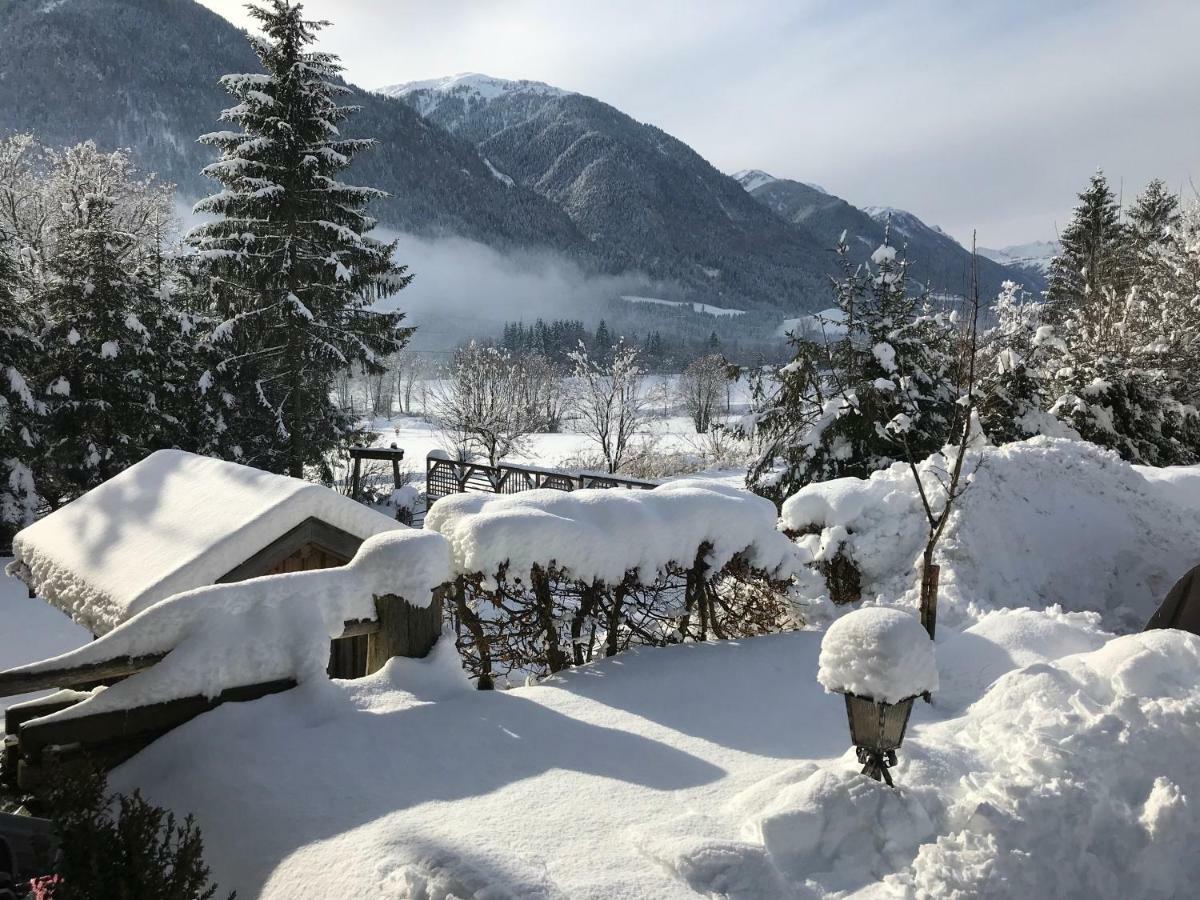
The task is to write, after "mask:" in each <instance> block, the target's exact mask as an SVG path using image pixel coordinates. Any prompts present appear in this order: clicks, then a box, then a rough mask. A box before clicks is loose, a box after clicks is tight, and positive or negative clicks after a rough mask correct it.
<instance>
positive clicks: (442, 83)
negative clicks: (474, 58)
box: [377, 72, 570, 116]
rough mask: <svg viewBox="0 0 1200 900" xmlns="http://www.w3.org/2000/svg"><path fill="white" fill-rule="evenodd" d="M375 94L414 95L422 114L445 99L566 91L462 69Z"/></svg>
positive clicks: (476, 100)
mask: <svg viewBox="0 0 1200 900" xmlns="http://www.w3.org/2000/svg"><path fill="white" fill-rule="evenodd" d="M377 93H380V94H383V95H384V96H385V97H410V96H411V97H413V98H414V99H413V101H412V104H411V105H412V106H413V107H414V108H415V109H416V110H417V112H419V113H420V114H421V115H423V116H428V115H430V114H431V113H433V112H435V111H436V110H437V108H438V107H439V106H440V105H441V104H442V103H444V102H445V101H447V100H451V101H454V100H462V101H463V102H464V103H465V104H467V105H471V104H477V103H486V102H488V101H490V100H495V99H497V98H499V97H503V96H506V95H522V96H526V97H530V98H533V97H564V96H566V95H567V94H568V93H570V92H569V91H564V90H563V89H562V88H556V87H554V86H552V85H549V84H545V83H543V82H541V81H528V80H526V79H520V80H516V81H513V80H509V79H507V78H493V77H492V76H490V75H480V74H479V73H478V72H463V73H461V74H458V75H446V76H443V77H442V78H427V79H425V80H424V81H406V82H404V83H403V84H393V85H389V86H388V87H382V88H380V89H379V90H378V91H377Z"/></svg>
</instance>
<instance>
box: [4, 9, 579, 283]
mask: <svg viewBox="0 0 1200 900" xmlns="http://www.w3.org/2000/svg"><path fill="white" fill-rule="evenodd" d="M244 71H259V65H258V61H257V59H256V58H255V56H254V53H253V52H252V51H251V49H250V46H249V44H248V43H247V41H246V37H245V35H244V34H243V33H242V32H241V31H240V30H239V29H237V28H236V27H234V26H233V25H232V24H230V23H229V22H227V21H226V20H225V19H222V18H221V17H220V16H218V15H216V14H215V13H213V12H211V11H209V10H208V9H206V8H204V7H203V6H200V5H199V4H198V3H195V2H193V0H63V2H59V3H48V2H46V0H0V135H3V134H6V133H9V132H12V131H33V132H35V133H36V134H37V135H38V137H39V138H40V139H41V140H43V141H44V142H46V143H48V144H50V145H62V144H68V143H74V142H76V141H81V140H87V139H93V140H95V141H96V143H97V144H99V145H100V146H101V147H105V148H112V147H128V148H130V149H131V150H132V151H133V154H134V156H135V158H136V159H137V160H138V162H139V164H140V165H141V166H142V167H143V168H145V169H147V170H150V171H156V172H158V173H159V174H160V175H162V176H163V177H164V178H166V179H169V180H171V181H174V182H175V183H177V184H178V185H179V187H180V191H181V193H182V194H183V195H184V196H186V197H191V198H195V197H199V196H202V195H204V194H207V193H209V192H211V191H212V190H214V189H215V187H216V184H215V182H212V181H209V180H208V179H205V178H202V177H201V176H200V175H199V171H200V169H201V167H202V166H204V165H205V164H207V163H209V162H211V161H212V159H213V151H212V150H211V149H210V148H208V147H205V146H202V145H200V144H197V143H196V138H197V137H198V136H199V135H201V134H203V133H205V132H209V131H215V130H218V128H220V127H221V126H220V125H219V124H218V120H217V117H218V115H219V113H220V111H221V110H222V109H223V108H225V107H227V106H230V105H232V102H233V101H232V98H231V97H230V96H229V95H228V94H227V93H226V92H225V91H224V90H223V89H222V88H221V87H220V85H219V84H218V83H217V79H218V78H219V77H220V76H221V75H223V74H226V73H229V72H244ZM346 102H348V103H352V104H357V105H361V106H362V110H361V111H360V112H359V113H358V114H356V115H355V116H353V117H352V118H351V119H350V121H349V122H348V123H347V125H346V128H345V130H346V133H347V134H348V135H350V136H355V135H367V136H370V137H374V138H376V139H377V140H378V141H379V145H378V146H377V147H376V148H375V149H374V150H372V151H370V152H368V153H364V154H362V155H361V156H360V157H359V159H358V160H357V161H356V162H355V167H354V172H353V173H352V180H353V179H354V178H357V179H358V180H360V181H363V182H365V183H369V184H372V185H374V186H376V187H379V188H381V189H383V190H386V191H387V192H388V193H389V194H391V195H392V196H391V197H390V198H388V199H387V200H383V201H380V202H378V203H376V204H375V205H374V206H373V212H374V213H375V215H376V216H377V217H378V218H379V219H380V220H381V222H382V223H383V224H384V225H386V226H390V227H392V228H396V229H401V230H405V231H411V232H414V233H418V234H426V235H434V234H444V233H454V234H459V235H462V236H464V237H469V238H474V239H476V240H480V241H484V242H486V243H490V244H494V245H500V246H509V245H519V246H548V247H552V248H554V249H557V250H560V251H563V252H565V253H567V254H568V255H571V256H573V257H576V258H578V259H582V260H589V261H592V262H595V259H594V254H593V253H592V251H591V248H590V247H589V245H588V242H587V241H586V240H585V239H584V238H583V236H582V235H581V234H580V233H579V231H578V229H576V227H575V226H574V225H573V224H572V222H571V220H570V219H569V218H568V217H567V216H566V215H565V214H564V213H563V212H562V211H561V210H559V209H558V208H557V207H556V206H555V205H554V204H552V203H550V202H547V201H546V200H545V199H544V198H542V197H540V196H538V195H537V194H536V193H535V192H533V191H529V190H525V189H522V188H520V187H519V186H514V185H511V184H509V183H506V182H505V181H504V180H503V179H501V178H498V177H497V176H496V175H495V174H494V173H493V172H492V171H491V170H490V169H489V168H488V166H487V165H486V164H485V163H484V162H483V160H482V159H480V157H479V154H478V153H477V152H476V151H475V149H474V147H473V146H471V145H470V144H469V143H467V142H466V141H463V140H461V139H459V138H455V137H453V136H452V135H450V134H448V133H446V132H445V131H444V130H442V129H440V128H438V127H436V126H433V125H431V124H430V123H429V122H427V121H426V120H424V119H422V118H421V117H420V116H419V115H417V114H416V113H415V112H414V111H413V110H412V109H411V108H410V107H409V106H408V105H406V104H404V103H402V102H399V101H397V100H392V99H389V98H386V97H380V96H378V95H376V94H372V93H368V92H365V91H358V90H356V91H355V92H354V95H353V96H351V97H348V98H347V100H346Z"/></svg>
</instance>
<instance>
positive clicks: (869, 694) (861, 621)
mask: <svg viewBox="0 0 1200 900" xmlns="http://www.w3.org/2000/svg"><path fill="white" fill-rule="evenodd" d="M817 681H819V682H820V683H821V685H822V686H823V687H824V688H825V690H827V691H829V692H830V693H835V694H841V695H842V696H843V697H844V698H845V702H846V718H847V720H849V722H850V740H851V742H852V743H853V744H854V750H855V753H856V754H857V756H858V761H859V762H860V763H862V766H863V768H862V773H863V774H864V775H868V776H870V777H871V778H874V779H875V780H876V781H885V782H887V784H888V786H889V787H895V784H894V783H893V781H892V776H891V773H890V772H888V769H890V768H891V767H892V766H894V765H896V751H897V750H898V749H899V748H900V744H901V743H902V742H903V741H904V731H905V729H906V728H907V727H908V717H909V716H910V715H911V714H912V707H913V700H915V699H916V698H917V697H919V696H921V694H923V693H925V692H926V691H934V690H937V686H938V676H937V661H936V660H935V659H934V649H933V641H931V640H930V639H929V634H928V633H927V632H926V631H925V629H924V628H922V627H921V623H920V622H919V621H918V620H917V618H916V617H915V616H913V615H912V614H910V613H908V612H905V611H903V610H899V609H895V608H889V607H878V606H869V607H862V608H860V609H856V610H854V611H853V612H851V613H847V614H846V615H844V616H842V618H840V619H838V620H837V621H836V622H834V623H833V624H832V625H830V626H829V630H828V631H826V632H825V636H824V638H822V639H821V657H820V661H819V665H818V671H817Z"/></svg>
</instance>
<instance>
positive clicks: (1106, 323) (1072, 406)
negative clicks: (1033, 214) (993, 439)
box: [1035, 174, 1200, 465]
mask: <svg viewBox="0 0 1200 900" xmlns="http://www.w3.org/2000/svg"><path fill="white" fill-rule="evenodd" d="M1135 208H1136V209H1137V210H1138V216H1137V220H1136V221H1135V223H1134V226H1133V228H1132V229H1129V228H1126V227H1124V226H1123V225H1122V224H1121V223H1120V222H1119V221H1118V219H1117V206H1116V202H1115V200H1114V199H1113V197H1112V193H1111V191H1109V190H1108V187H1107V183H1106V182H1105V181H1104V178H1103V176H1102V175H1100V174H1097V175H1096V176H1093V178H1092V183H1091V185H1090V186H1089V188H1088V190H1087V191H1085V192H1084V193H1083V194H1081V195H1080V205H1079V207H1077V209H1076V211H1075V217H1074V219H1073V220H1072V222H1071V224H1070V225H1069V226H1068V227H1067V229H1066V230H1065V232H1064V235H1063V247H1064V249H1063V254H1062V255H1061V256H1060V257H1058V258H1056V260H1055V262H1054V264H1053V267H1052V271H1051V283H1050V289H1049V291H1048V292H1047V305H1046V309H1045V314H1044V324H1043V325H1042V326H1041V327H1040V328H1039V330H1038V333H1037V335H1036V338H1035V340H1036V342H1037V344H1038V346H1039V347H1040V348H1041V349H1042V350H1043V352H1045V353H1046V356H1047V369H1046V371H1047V372H1048V373H1049V382H1050V389H1049V391H1048V394H1049V396H1050V397H1051V405H1050V407H1049V412H1050V413H1051V414H1053V415H1054V416H1056V417H1057V418H1059V419H1061V420H1062V421H1063V422H1065V423H1066V424H1068V425H1069V426H1070V427H1071V428H1073V429H1074V430H1075V431H1077V432H1078V433H1079V434H1080V435H1081V436H1082V437H1083V438H1084V439H1086V440H1089V441H1092V442H1093V443H1096V444H1100V445H1101V446H1104V447H1109V448H1111V449H1114V450H1116V451H1117V452H1118V453H1120V454H1121V456H1122V457H1124V458H1125V459H1127V460H1130V461H1133V462H1142V463H1148V464H1151V465H1172V464H1178V463H1190V462H1194V461H1196V460H1197V459H1200V418H1198V417H1197V414H1196V410H1195V409H1194V407H1192V406H1191V405H1190V404H1189V403H1188V402H1186V399H1187V395H1188V392H1189V391H1190V389H1191V387H1190V385H1188V384H1187V383H1186V381H1185V379H1183V378H1181V377H1180V372H1181V371H1182V367H1183V366H1185V365H1186V362H1187V358H1188V356H1189V354H1190V352H1191V351H1190V350H1189V349H1188V341H1187V339H1186V337H1184V335H1185V334H1186V328H1185V327H1183V326H1181V324H1180V321H1179V318H1178V317H1179V315H1180V314H1181V313H1186V309H1187V308H1186V305H1181V304H1180V303H1179V295H1178V290H1177V288H1178V285H1174V286H1173V285H1172V281H1173V279H1172V275H1171V272H1172V271H1173V270H1174V269H1175V268H1176V265H1177V263H1176V262H1173V261H1172V259H1173V258H1174V259H1175V260H1176V261H1177V260H1178V259H1179V257H1177V256H1175V257H1173V254H1175V253H1176V252H1177V250H1178V248H1177V247H1175V246H1174V237H1173V233H1172V228H1171V225H1170V223H1171V222H1172V218H1173V217H1172V210H1171V208H1170V203H1169V201H1166V200H1164V198H1163V196H1162V191H1161V189H1159V188H1155V187H1153V186H1152V188H1151V189H1150V191H1148V192H1147V194H1144V195H1143V197H1142V198H1141V199H1139V201H1138V203H1137V205H1136V207H1135ZM1160 226H1161V227H1160ZM1183 286H1184V290H1185V291H1186V290H1187V287H1186V283H1185V284H1184V285H1183Z"/></svg>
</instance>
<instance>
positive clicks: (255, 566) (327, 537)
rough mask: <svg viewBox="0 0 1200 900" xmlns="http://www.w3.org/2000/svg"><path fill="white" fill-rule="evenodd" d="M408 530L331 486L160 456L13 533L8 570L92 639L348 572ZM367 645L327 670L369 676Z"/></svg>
mask: <svg viewBox="0 0 1200 900" xmlns="http://www.w3.org/2000/svg"><path fill="white" fill-rule="evenodd" d="M403 527H405V526H403V525H401V524H400V523H398V522H396V521H393V520H392V519H390V518H388V517H387V516H385V515H382V514H381V513H378V512H375V511H374V510H372V509H369V508H368V507H366V506H363V505H362V504H361V503H357V502H355V501H354V500H351V499H350V498H349V497H345V496H343V495H341V494H338V493H337V492H335V491H333V490H330V489H329V488H325V487H322V486H321V485H316V484H312V483H310V482H306V481H301V480H299V479H295V478H288V477H286V476H282V475H273V474H270V473H268V472H263V471H261V470H258V469H253V468H251V467H249V466H242V465H238V464H236V463H231V462H225V461H222V460H218V459H211V458H209V457H204V456H197V455H195V454H192V453H185V452H183V451H179V450H161V451H159V452H157V453H154V454H152V455H150V456H148V457H147V458H146V459H144V460H142V461H141V462H139V463H138V464H136V465H134V466H131V467H130V468H129V469H127V470H125V471H124V472H122V473H121V474H120V475H117V476H116V477H114V478H112V479H110V480H109V481H106V482H105V483H104V484H102V485H100V486H99V487H97V488H94V489H93V490H91V491H89V492H88V493H87V494H85V495H83V496H82V497H80V498H78V499H77V500H75V501H73V502H71V503H69V504H68V505H66V506H64V507H63V508H62V509H59V510H56V511H55V512H53V513H51V514H50V515H48V516H46V517H45V518H43V519H41V520H40V521H38V522H36V523H34V524H33V525H31V526H29V527H28V528H26V529H24V530H23V531H21V532H20V533H18V534H17V536H16V538H15V539H14V541H13V556H14V561H13V563H12V564H11V565H10V567H9V572H10V573H11V574H14V575H16V576H17V577H19V578H21V579H22V580H23V581H24V582H25V584H26V585H27V586H28V587H29V590H30V592H31V593H32V594H35V595H37V596H41V597H43V598H44V599H45V600H46V601H47V602H49V603H51V604H52V605H54V606H57V607H58V608H59V609H61V610H62V611H63V612H64V613H66V614H67V615H69V616H71V618H73V619H74V620H75V621H77V622H79V623H80V624H81V625H83V626H84V627H86V628H87V629H88V630H90V631H91V632H92V633H93V634H94V635H96V636H99V635H102V634H105V633H106V632H108V631H110V630H111V629H113V628H115V627H116V626H117V625H119V624H121V623H122V622H124V621H126V620H127V619H129V618H132V617H133V616H135V615H137V614H138V613H139V612H141V611H142V610H144V609H146V608H148V607H149V606H151V605H153V604H154V603H156V602H158V601H159V600H163V599H165V598H166V597H169V596H171V595H173V594H177V593H180V592H182V591H187V590H192V589H194V588H199V587H204V586H206V585H210V584H217V583H220V582H230V581H243V580H245V579H247V578H255V577H257V576H260V575H272V574H277V573H281V572H299V571H304V570H309V569H324V568H330V567H334V566H341V565H344V564H346V563H347V562H349V561H350V559H351V558H352V557H353V556H354V554H355V552H356V551H357V550H358V547H359V545H360V544H361V543H362V542H363V541H364V540H366V539H367V538H368V537H371V536H372V535H375V534H379V533H380V532H383V531H388V530H390V529H395V528H403ZM366 658H367V638H366V636H365V635H363V636H355V637H346V638H341V639H338V640H335V641H333V643H332V646H331V648H330V667H329V672H330V675H331V676H333V677H337V678H356V677H359V676H361V675H363V674H364V673H365V671H366Z"/></svg>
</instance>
